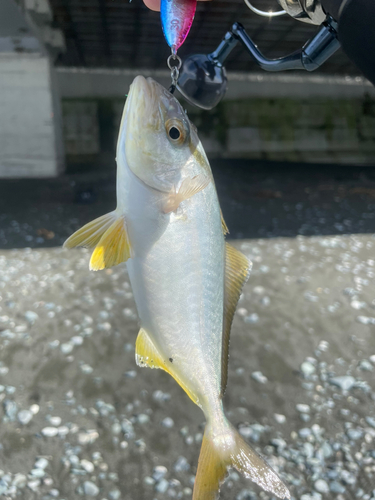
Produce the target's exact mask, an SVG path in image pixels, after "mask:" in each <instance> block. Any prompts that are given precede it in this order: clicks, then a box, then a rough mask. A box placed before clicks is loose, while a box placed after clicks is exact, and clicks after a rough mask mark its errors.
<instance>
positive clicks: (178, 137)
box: [165, 119, 186, 145]
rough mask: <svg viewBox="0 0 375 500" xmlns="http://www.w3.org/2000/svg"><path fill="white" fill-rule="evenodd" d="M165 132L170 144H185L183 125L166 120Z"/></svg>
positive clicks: (177, 121)
mask: <svg viewBox="0 0 375 500" xmlns="http://www.w3.org/2000/svg"><path fill="white" fill-rule="evenodd" d="M165 131H166V132H167V135H168V139H169V140H170V141H171V142H172V144H176V145H181V144H183V143H184V142H185V139H186V131H185V128H184V125H183V123H181V122H180V121H179V120H176V119H171V120H168V121H167V122H166V124H165Z"/></svg>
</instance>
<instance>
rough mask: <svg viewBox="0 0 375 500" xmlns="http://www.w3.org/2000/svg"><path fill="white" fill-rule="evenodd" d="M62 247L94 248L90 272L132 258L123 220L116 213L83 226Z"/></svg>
mask: <svg viewBox="0 0 375 500" xmlns="http://www.w3.org/2000/svg"><path fill="white" fill-rule="evenodd" d="M64 247H65V248H74V247H87V248H94V247H95V250H94V252H93V254H92V256H91V260H90V270H91V271H99V270H100V269H105V268H108V267H112V266H117V264H120V263H121V262H125V261H127V260H128V259H129V258H130V257H131V256H132V249H131V245H130V240H129V237H128V234H127V230H126V222H125V219H124V217H122V216H120V217H119V216H118V215H117V213H116V212H110V213H109V214H106V215H103V216H102V217H99V218H98V219H95V220H93V221H92V222H89V223H88V224H86V225H85V226H83V227H82V228H81V229H79V230H78V231H76V232H75V233H74V234H73V235H72V236H71V237H70V238H68V239H67V240H66V242H65V243H64Z"/></svg>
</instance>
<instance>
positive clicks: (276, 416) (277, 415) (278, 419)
mask: <svg viewBox="0 0 375 500" xmlns="http://www.w3.org/2000/svg"><path fill="white" fill-rule="evenodd" d="M273 418H274V419H275V420H276V422H277V423H278V424H285V422H286V416H285V415H282V414H281V413H275V414H274V416H273Z"/></svg>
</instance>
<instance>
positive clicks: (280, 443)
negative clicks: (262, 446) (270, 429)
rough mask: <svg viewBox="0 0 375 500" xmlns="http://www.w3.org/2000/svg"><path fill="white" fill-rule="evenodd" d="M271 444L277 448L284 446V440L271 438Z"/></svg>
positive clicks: (280, 448)
mask: <svg viewBox="0 0 375 500" xmlns="http://www.w3.org/2000/svg"><path fill="white" fill-rule="evenodd" d="M271 444H272V446H275V447H276V448H277V449H278V450H282V449H284V448H286V441H284V439H282V438H273V439H272V440H271Z"/></svg>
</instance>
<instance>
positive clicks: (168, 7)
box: [160, 0, 197, 93]
mask: <svg viewBox="0 0 375 500" xmlns="http://www.w3.org/2000/svg"><path fill="white" fill-rule="evenodd" d="M196 7H197V0H161V3H160V16H161V24H162V27H163V33H164V36H165V39H166V41H167V43H168V45H169V46H170V48H171V55H170V56H169V57H168V60H167V64H168V67H169V69H170V70H171V78H172V86H171V88H170V91H171V92H172V93H173V92H174V90H175V88H176V85H177V80H178V76H179V69H180V67H181V64H182V61H181V59H180V58H179V57H178V55H177V50H178V49H179V48H180V47H181V45H182V44H183V43H184V41H185V39H186V37H187V36H188V33H189V31H190V28H191V25H192V24H193V19H194V15H195V10H196Z"/></svg>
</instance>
